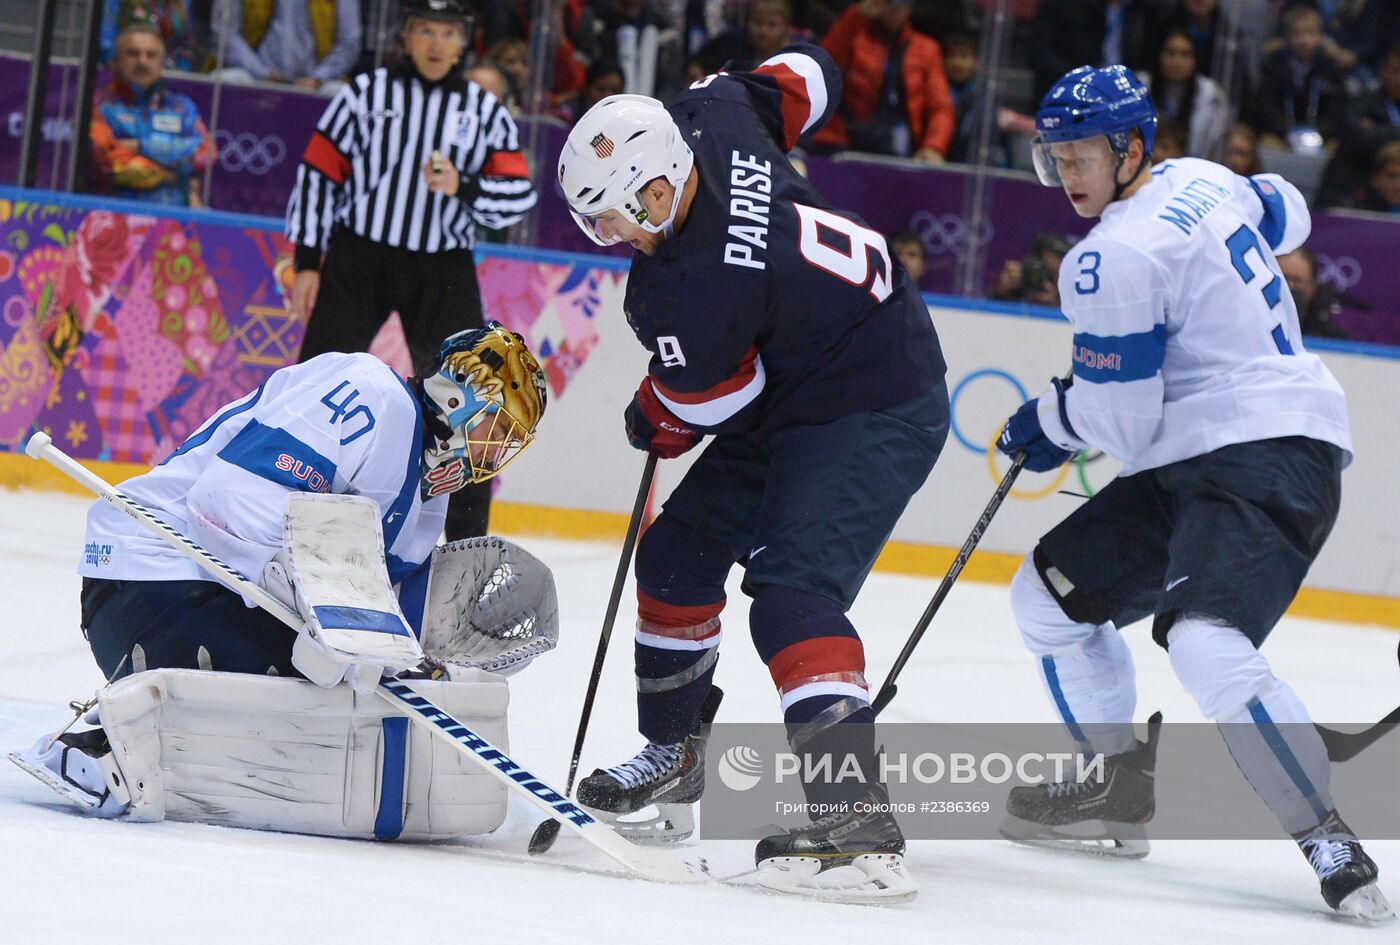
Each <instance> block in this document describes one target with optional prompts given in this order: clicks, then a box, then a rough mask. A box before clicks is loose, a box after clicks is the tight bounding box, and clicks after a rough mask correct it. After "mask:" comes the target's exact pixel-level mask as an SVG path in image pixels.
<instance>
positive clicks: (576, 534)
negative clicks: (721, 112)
mask: <svg viewBox="0 0 1400 945" xmlns="http://www.w3.org/2000/svg"><path fill="white" fill-rule="evenodd" d="M83 465H84V466H87V467H89V468H91V469H92V470H94V471H95V472H97V473H99V474H100V475H101V476H103V478H105V479H107V481H108V482H120V481H122V480H123V479H129V478H130V477H132V476H135V475H138V474H140V473H143V472H145V471H146V470H147V468H148V467H146V466H143V465H140V464H136V463H107V462H91V461H86V462H84V463H83ZM0 486H3V487H7V488H12V489H44V490H48V491H56V492H68V493H73V494H75V495H88V494H89V493H88V492H87V490H86V489H84V488H83V487H82V486H80V485H78V484H77V483H76V482H74V481H73V480H71V479H69V478H68V477H67V476H65V475H63V474H62V473H60V472H59V471H58V470H56V469H54V468H52V467H51V466H47V465H45V464H44V463H38V462H35V461H33V460H31V459H29V458H28V457H27V456H24V455H22V454H16V453H0ZM491 524H492V527H493V529H494V530H498V531H499V532H500V533H502V534H506V535H540V536H544V537H549V538H571V539H575V540H584V541H616V540H620V539H621V538H622V536H623V535H624V534H626V532H627V516H626V515H624V514H622V513H620V512H592V511H585V510H581V509H561V508H552V507H550V506H544V505H526V504H523V503H519V502H496V503H493V504H492V506H491ZM956 555H957V549H956V548H945V547H942V546H939V545H916V544H913V543H910V542H902V541H892V542H890V543H889V544H888V545H886V546H885V550H884V552H883V553H882V554H881V555H880V560H879V561H877V562H876V563H875V570H877V571H884V572H888V573H891V574H907V575H912V576H915V577H928V578H935V579H937V578H942V577H943V575H944V574H946V573H947V571H948V566H949V565H950V564H952V563H953V558H954V557H955V556H956ZM1020 566H1021V556H1020V555H1013V554H1006V553H1004V552H998V551H979V552H977V553H976V554H974V555H973V556H972V558H971V559H969V561H968V562H967V567H966V568H964V569H963V573H962V576H963V577H965V578H966V579H967V580H969V581H978V582H981V583H985V584H1009V583H1010V582H1011V576H1012V575H1013V574H1015V573H1016V569H1017V568H1019V567H1020ZM1288 612H1289V614H1290V615H1292V616H1294V617H1309V618H1313V619H1316V620H1336V621H1341V622H1344V623H1361V624H1378V625H1380V626H1385V627H1395V628H1400V598H1395V597H1382V596H1379V595H1374V594H1358V593H1354V592H1351V591H1334V590H1328V589H1326V588H1317V587H1305V588H1303V589H1302V590H1301V591H1299V592H1298V597H1297V599H1295V600H1294V601H1293V606H1292V607H1290V608H1289V609H1288Z"/></svg>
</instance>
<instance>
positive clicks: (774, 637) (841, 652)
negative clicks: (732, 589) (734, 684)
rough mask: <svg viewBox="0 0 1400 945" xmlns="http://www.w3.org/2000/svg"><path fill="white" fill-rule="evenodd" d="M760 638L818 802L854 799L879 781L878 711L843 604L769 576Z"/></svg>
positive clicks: (809, 790)
mask: <svg viewBox="0 0 1400 945" xmlns="http://www.w3.org/2000/svg"><path fill="white" fill-rule="evenodd" d="M749 624H750V628H751V630H752V632H753V639H754V645H755V646H756V647H757V648H758V652H759V655H760V656H762V657H763V661H764V662H765V663H767V664H768V671H769V673H770V674H771V675H772V677H773V684H774V685H775V686H777V687H778V693H779V696H780V699H781V704H782V708H783V720H784V721H785V722H786V723H787V730H788V742H789V744H790V745H791V747H792V750H793V753H794V754H796V755H798V756H799V758H801V759H802V763H803V768H804V771H810V772H811V773H812V774H813V777H811V778H808V777H805V776H804V778H803V790H804V792H805V793H806V796H807V800H808V801H809V802H811V803H813V804H837V803H843V802H844V803H851V802H853V801H855V800H857V799H859V798H860V797H861V796H863V795H864V794H865V792H866V790H867V788H868V786H869V785H870V784H872V783H874V781H875V726H874V722H875V713H874V712H873V711H872V710H871V708H870V691H869V688H868V686H867V685H866V682H865V648H864V647H863V646H862V645H861V642H860V637H859V636H857V635H856V630H855V627H853V626H851V622H850V621H849V620H847V619H846V615H845V614H844V613H843V612H842V610H841V606H840V605H839V604H837V603H836V602H835V601H833V600H830V599H828V598H825V597H822V596H820V595H817V594H810V593H808V592H806V591H799V590H796V589H794V588H790V587H782V586H780V585H775V584H766V585H763V586H762V587H760V588H759V589H758V593H757V594H756V595H755V596H754V602H753V606H752V607H751V608H750V609H749Z"/></svg>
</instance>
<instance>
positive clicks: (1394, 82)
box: [1318, 43, 1400, 207]
mask: <svg viewBox="0 0 1400 945" xmlns="http://www.w3.org/2000/svg"><path fill="white" fill-rule="evenodd" d="M1379 73H1380V87H1379V88H1378V89H1376V90H1375V91H1374V92H1365V93H1362V94H1361V95H1358V96H1357V97H1356V98H1354V99H1351V100H1350V101H1348V102H1347V108H1346V120H1345V121H1344V122H1343V125H1342V135H1341V144H1340V146H1339V147H1338V148H1337V153H1336V156H1335V157H1333V158H1332V161H1331V163H1330V164H1328V165H1327V173H1326V174H1325V175H1324V176H1323V178H1322V191H1321V193H1320V194H1319V195H1318V206H1320V207H1338V206H1341V207H1350V206H1354V205H1355V204H1356V203H1357V201H1358V200H1359V199H1361V195H1362V191H1364V190H1365V187H1366V178H1367V176H1368V175H1369V173H1370V170H1371V163H1372V162H1373V161H1374V160H1375V156H1376V152H1377V151H1379V150H1380V148H1381V147H1382V146H1383V145H1385V144H1386V143H1388V142H1391V141H1396V140H1400V43H1395V44H1393V45H1391V46H1390V47H1389V48H1388V49H1387V50H1386V51H1385V55H1384V56H1383V57H1382V58H1381V61H1380V69H1379Z"/></svg>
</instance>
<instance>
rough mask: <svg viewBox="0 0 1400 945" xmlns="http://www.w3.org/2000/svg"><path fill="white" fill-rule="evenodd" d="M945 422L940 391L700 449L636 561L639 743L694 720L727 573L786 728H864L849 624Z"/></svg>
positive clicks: (934, 454) (863, 697)
mask: <svg viewBox="0 0 1400 945" xmlns="http://www.w3.org/2000/svg"><path fill="white" fill-rule="evenodd" d="M948 418H949V414H948V393H947V387H946V386H945V385H944V384H942V383H940V384H939V385H938V386H937V387H935V388H933V389H932V390H930V391H929V392H927V393H925V394H922V395H920V396H918V397H915V398H912V399H910V400H908V401H905V402H904V403H901V404H897V405H895V406H894V407H890V408H886V409H883V410H874V411H868V412H864V413H859V414H853V415H851V416H847V417H843V418H841V419H839V420H836V421H834V422H832V423H826V424H821V425H818V426H804V427H793V428H789V429H786V430H782V431H779V432H777V433H774V434H772V435H770V436H767V437H764V438H762V439H755V438H752V437H744V436H719V437H716V438H715V439H714V440H713V441H712V442H711V443H710V445H709V446H708V447H707V448H706V449H705V451H704V452H703V453H702V454H701V456H700V457H699V458H698V459H697V460H696V462H695V464H694V465H693V466H692V467H691V468H690V470H689V472H687V474H686V476H685V478H684V479H683V480H682V482H681V483H680V485H679V486H677V487H676V489H675V491H674V492H673V493H672V494H671V496H670V498H668V499H667V500H666V502H665V505H664V511H663V513H662V514H661V516H660V517H659V518H658V519H657V521H656V522H655V523H654V524H653V525H652V527H651V528H650V529H648V530H647V532H646V534H645V535H644V536H643V538H642V541H641V543H640V545H639V547H638V551H637V564H636V573H637V583H638V620H637V686H638V693H637V701H638V718H639V727H640V729H641V732H642V734H643V735H644V736H645V737H646V738H647V739H648V740H649V741H654V742H663V743H664V742H676V741H679V740H680V739H681V738H684V737H685V736H686V735H688V734H689V733H690V732H691V731H692V730H693V728H694V727H695V725H696V722H697V721H698V716H699V711H700V706H701V704H702V702H703V700H704V697H705V693H706V692H707V691H708V689H709V684H710V680H711V678H712V677H713V674H714V666H715V661H716V657H717V647H718V643H719V635H720V620H719V616H720V611H721V610H722V609H723V607H724V603H725V593H724V584H725V580H726V578H727V576H728V574H729V571H730V570H731V569H732V567H733V566H734V564H735V563H736V562H737V563H740V564H742V565H743V566H744V568H745V576H744V581H743V585H742V587H743V590H744V592H745V593H746V594H748V595H749V596H751V597H753V598H754V600H753V604H752V606H751V607H750V610H749V622H750V632H751V634H752V637H753V641H754V645H755V647H756V648H757V650H758V653H759V655H760V656H761V657H762V658H763V660H764V662H765V663H766V664H767V665H768V668H769V672H770V674H771V675H772V677H773V681H774V685H775V686H776V687H777V688H778V690H779V693H780V698H781V701H782V706H783V710H784V718H785V720H786V721H787V722H789V723H790V724H791V725H802V724H805V723H808V722H811V721H813V720H815V719H818V717H820V720H821V721H824V722H829V723H835V722H838V721H846V720H849V721H871V720H873V715H872V714H871V712H870V708H869V691H868V687H867V686H866V683H865V678H864V670H865V654H864V649H863V648H862V646H861V642H860V638H859V636H858V635H857V634H856V631H855V628H854V627H853V626H851V623H850V621H849V620H847V618H846V615H845V614H846V611H847V610H848V609H849V608H850V606H851V604H852V602H853V601H854V600H855V597H856V594H857V592H858V591H859V590H860V587H861V585H862V584H863V583H864V582H865V578H866V576H867V575H868V574H869V573H870V569H871V567H873V566H874V563H875V559H876V557H877V556H878V555H879V553H880V550H881V548H883V547H884V544H885V542H886V540H887V539H888V538H889V536H890V533H891V532H892V531H893V530H894V526H895V523H896V522H897V521H898V520H899V517H900V515H901V514H903V512H904V509H905V506H906V505H907V504H908V502H909V499H910V497H911V496H913V494H914V493H915V492H916V491H917V490H918V488H919V487H920V486H922V485H923V483H924V480H925V479H926V478H927V477H928V474H929V472H930V470H931V469H932V468H933V464H934V461H935V460H936V459H937V458H938V454H939V452H940V451H941V450H942V448H943V443H944V440H945V439H946V438H947V434H948V425H949V419H948ZM872 738H873V735H872ZM872 748H873V743H872Z"/></svg>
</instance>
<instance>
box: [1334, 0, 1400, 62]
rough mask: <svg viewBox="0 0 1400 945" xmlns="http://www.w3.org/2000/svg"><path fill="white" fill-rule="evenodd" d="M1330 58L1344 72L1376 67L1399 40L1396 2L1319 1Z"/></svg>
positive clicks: (1381, 0) (1371, 0)
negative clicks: (1396, 40) (1395, 38)
mask: <svg viewBox="0 0 1400 945" xmlns="http://www.w3.org/2000/svg"><path fill="white" fill-rule="evenodd" d="M1314 5H1315V6H1317V7H1318V10H1319V12H1321V13H1322V14H1323V17H1324V21H1323V30H1324V31H1325V33H1326V37H1325V40H1324V42H1325V44H1326V49H1327V54H1328V55H1329V56H1331V57H1332V59H1333V61H1335V62H1336V63H1337V67H1338V68H1339V69H1341V70H1342V71H1343V72H1351V71H1352V70H1353V69H1356V68H1357V67H1358V66H1360V67H1361V69H1362V70H1364V71H1365V72H1369V71H1370V69H1371V68H1372V67H1374V66H1376V65H1377V64H1378V62H1379V60H1380V57H1381V56H1382V55H1383V54H1384V53H1385V50H1386V47H1387V45H1388V44H1389V43H1390V42H1391V40H1393V39H1394V37H1395V32H1394V31H1395V28H1396V10H1395V6H1396V5H1395V0H1316V2H1315V3H1314Z"/></svg>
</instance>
